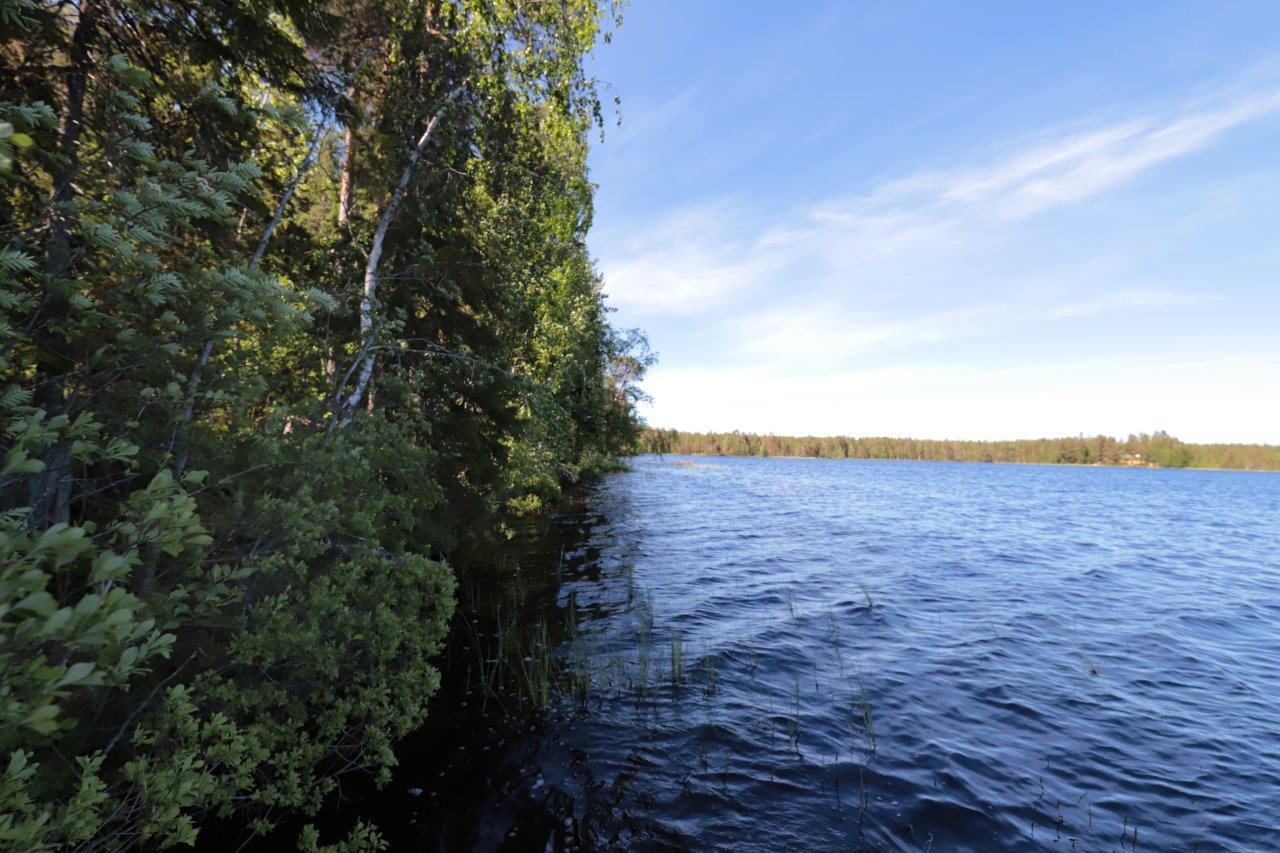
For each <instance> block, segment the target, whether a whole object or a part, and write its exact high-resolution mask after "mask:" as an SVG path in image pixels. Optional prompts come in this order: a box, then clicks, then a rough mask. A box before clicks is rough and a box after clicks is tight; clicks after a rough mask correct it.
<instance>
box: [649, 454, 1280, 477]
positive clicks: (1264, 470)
mask: <svg viewBox="0 0 1280 853" xmlns="http://www.w3.org/2000/svg"><path fill="white" fill-rule="evenodd" d="M641 456H654V457H658V458H662V457H664V456H698V457H702V458H705V459H815V460H823V461H828V462H932V463H937V464H943V465H1026V466H1040V467H1043V468H1115V469H1119V470H1126V469H1127V470H1133V471H1224V472H1230V473H1240V474H1280V469H1276V468H1220V467H1209V466H1200V465H1184V466H1178V467H1174V466H1168V465H1110V464H1107V463H1104V462H1017V461H1013V460H1007V459H992V460H990V461H987V460H980V459H908V458H903V457H896V456H798V455H791V454H783V453H770V454H768V455H762V454H758V453H697V452H692V451H690V452H687V453H674V452H673V453H653V452H646V453H636V454H634V455H632V456H630V457H627V458H629V459H636V458H639V457H641Z"/></svg>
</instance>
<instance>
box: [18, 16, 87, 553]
mask: <svg viewBox="0 0 1280 853" xmlns="http://www.w3.org/2000/svg"><path fill="white" fill-rule="evenodd" d="M98 14H99V13H98V5H97V2H96V0H84V3H83V4H82V5H81V6H80V19H79V20H78V21H77V22H76V29H75V32H74V33H73V34H72V37H71V50H70V53H69V56H68V59H69V61H70V65H69V67H68V69H67V99H66V101H65V103H64V104H63V105H62V116H61V118H60V120H59V122H58V155H59V157H58V161H57V163H56V165H55V166H54V172H53V187H52V191H51V193H50V196H49V242H48V244H47V248H46V249H45V257H44V262H43V263H42V265H41V266H42V270H43V272H44V273H45V275H47V276H49V278H51V279H61V278H65V277H66V275H67V272H68V271H69V270H70V269H71V262H72V252H71V217H70V216H69V215H68V211H66V210H65V208H66V206H67V205H68V204H70V203H71V202H72V201H74V200H75V178H76V172H77V171H78V169H79V166H80V135H81V133H82V131H83V130H84V102H85V95H86V94H87V92H88V87H89V69H90V67H91V64H92V61H93V57H92V48H93V44H94V40H95V38H96V37H97V30H98ZM68 307H69V303H68V301H67V298H66V296H65V295H64V294H63V293H62V291H61V289H60V288H59V287H58V286H57V285H54V286H53V287H51V288H49V290H48V292H47V293H46V295H45V302H44V305H43V306H42V307H41V313H42V314H43V317H42V322H43V326H44V328H39V329H37V330H36V332H35V334H34V337H35V339H36V341H37V343H38V344H39V348H38V349H39V352H40V355H39V356H38V361H37V365H36V371H37V381H36V387H35V392H34V394H33V396H32V400H33V402H34V403H35V405H36V406H37V407H39V408H41V409H43V410H44V411H45V413H46V415H48V416H49V417H54V416H56V415H60V414H63V413H64V410H65V409H66V405H67V403H66V395H65V393H64V390H63V389H64V386H65V384H66V380H65V377H66V375H67V374H68V373H69V372H70V371H71V370H72V369H74V367H75V365H74V362H73V361H71V360H70V359H68V358H67V356H66V355H65V354H66V353H67V351H68V349H69V347H68V342H67V340H66V338H65V337H64V336H63V335H62V334H61V333H60V332H58V331H57V330H56V327H57V325H58V324H59V323H60V322H61V321H62V320H63V319H64V318H65V315H66V313H67V309H68ZM40 458H41V461H43V462H44V465H45V467H44V470H43V471H41V472H40V473H39V474H33V475H31V476H30V477H29V478H28V480H27V499H28V505H29V506H30V507H31V512H30V514H29V515H28V517H27V523H28V524H29V525H30V526H31V527H32V529H41V528H45V527H48V526H50V525H53V524H58V523H60V522H66V521H69V520H70V506H71V500H70V496H71V452H70V448H69V447H68V446H67V444H66V443H65V442H58V443H57V444H54V445H53V446H51V447H49V448H47V449H46V450H45V451H44V453H42V454H41V457H40Z"/></svg>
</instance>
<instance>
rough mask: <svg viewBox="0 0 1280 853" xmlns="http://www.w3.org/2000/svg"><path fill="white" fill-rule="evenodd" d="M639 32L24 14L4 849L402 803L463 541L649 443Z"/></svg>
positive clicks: (0, 652) (5, 594)
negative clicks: (632, 309)
mask: <svg viewBox="0 0 1280 853" xmlns="http://www.w3.org/2000/svg"><path fill="white" fill-rule="evenodd" d="M618 16H619V10H618V9H617V8H616V7H614V6H613V5H612V4H610V3H608V2H607V0H558V2H555V3H543V2H526V1H525V0H324V2H309V1H308V0H218V2H212V0H168V2H164V3H155V2H148V0H0V419H2V420H3V440H2V441H3V443H2V445H0V450H2V452H3V472H2V473H0V566H2V568H0V746H2V751H0V848H4V849H25V850H36V849H67V848H77V849H102V848H110V849H120V848H136V847H165V846H171V845H176V844H191V843H195V842H196V841H197V840H198V836H199V832H200V830H201V827H202V826H203V825H206V823H207V822H208V821H210V820H215V819H221V820H224V821H227V820H229V821H236V822H239V825H242V826H244V827H245V828H246V832H249V833H266V832H268V831H270V830H271V829H272V827H273V826H275V825H277V824H279V822H280V821H281V820H282V818H284V817H286V816H290V815H296V814H298V813H302V814H308V813H312V812H314V811H315V810H316V809H317V808H318V807H319V805H320V804H321V802H322V801H323V800H324V798H325V797H326V796H327V795H329V794H330V793H331V792H332V791H333V790H334V789H335V785H336V784H337V780H338V779H340V778H341V777H343V776H344V775H346V774H371V775H372V776H373V777H375V778H377V779H379V780H383V781H385V780H386V779H387V778H389V770H390V768H391V766H392V765H393V763H394V761H395V756H394V751H393V748H394V746H395V744H396V741H397V739H398V738H399V737H401V736H402V735H404V734H405V733H407V732H409V731H412V730H414V729H415V728H418V727H420V726H422V725H423V724H424V722H425V721H426V718H427V707H428V700H429V699H430V697H431V695H432V693H433V691H434V690H435V689H436V685H437V684H438V682H439V673H438V672H437V669H436V668H435V666H433V664H432V663H431V659H432V656H433V655H434V654H435V653H437V652H438V651H439V649H440V648H441V644H442V642H443V639H444V637H445V634H446V631H447V626H448V625H449V622H450V618H451V614H452V611H453V607H454V590H455V585H456V582H457V581H456V578H455V575H454V570H453V569H452V568H451V567H450V565H449V563H448V559H449V557H450V555H451V554H453V553H454V552H455V550H456V549H457V548H458V547H460V545H461V544H463V543H464V542H465V540H466V537H467V535H468V531H471V530H475V529H479V528H481V527H483V526H484V525H485V524H486V523H488V522H490V521H492V520H493V519H495V518H499V517H500V516H501V515H502V514H503V513H528V512H532V511H535V510H537V509H538V508H539V507H542V506H544V505H546V504H547V503H548V502H550V501H553V500H555V499H556V498H557V497H558V496H559V495H560V493H561V490H562V489H563V488H565V487H566V486H567V484H569V483H572V482H573V481H575V480H579V479H581V478H583V477H587V476H589V475H591V474H592V473H593V472H595V471H600V470H604V469H606V468H608V467H610V466H613V465H616V464H617V463H616V459H617V457H618V456H619V454H623V453H626V452H628V451H629V450H630V449H631V448H632V446H633V444H634V442H635V441H636V439H637V437H638V426H637V419H636V417H635V414H634V407H635V404H636V401H637V400H638V399H639V397H640V396H641V392H640V390H639V387H638V384H637V383H638V381H639V379H640V378H641V376H642V375H643V373H644V370H645V367H646V366H647V365H648V363H649V362H650V360H651V357H650V355H649V352H648V349H647V345H646V343H645V341H644V338H643V336H642V335H641V334H640V333H638V332H635V331H632V330H622V329H617V328H614V327H612V326H611V325H610V322H609V317H608V312H607V309H606V307H605V305H604V301H603V298H602V294H601V281H600V278H599V276H598V274H597V273H596V270H595V268H594V266H593V262H592V259H591V257H590V256H589V254H588V252H587V249H586V244H585V235H586V232H587V229H588V228H589V226H590V223H591V216H592V197H593V187H592V184H591V183H590V181H589V178H588V174H587V165H586V163H587V152H588V148H589V145H590V144H591V142H592V140H593V138H595V137H596V136H598V135H599V134H600V133H602V132H603V129H604V127H605V126H606V124H607V120H606V114H607V113H610V112H611V109H612V105H611V104H610V103H608V102H607V100H606V101H604V102H602V97H601V94H600V92H601V88H600V86H599V85H598V84H597V83H596V81H595V80H593V79H592V78H591V77H590V75H589V74H588V73H587V71H586V70H585V60H586V57H587V55H588V54H589V52H590V51H591V50H592V49H593V46H594V45H596V44H597V42H599V41H600V40H602V39H606V38H607V37H608V34H609V33H610V32H611V31H612V30H613V29H615V28H616V27H617V26H618V25H619V24H620V19H619V17H618ZM606 108H608V109H606ZM331 840H334V839H328V840H326V841H331ZM336 840H337V841H339V842H340V844H341V845H343V846H345V847H346V848H349V849H367V848H372V847H376V846H378V844H379V841H378V838H377V836H376V833H375V832H374V831H373V830H372V829H371V828H370V827H369V826H366V825H362V826H358V827H357V828H356V829H355V831H354V833H353V835H352V836H350V837H348V838H346V839H336ZM298 844H299V845H300V846H301V847H302V848H303V849H317V848H318V847H319V846H320V844H321V839H320V838H319V836H318V833H317V832H316V830H315V829H314V828H312V827H311V826H310V825H306V824H305V823H303V824H302V829H301V832H300V835H299V837H298Z"/></svg>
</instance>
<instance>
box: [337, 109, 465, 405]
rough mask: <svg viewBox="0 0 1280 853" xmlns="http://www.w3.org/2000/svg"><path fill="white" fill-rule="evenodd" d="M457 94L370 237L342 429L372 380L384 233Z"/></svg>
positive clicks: (417, 149) (432, 124)
mask: <svg viewBox="0 0 1280 853" xmlns="http://www.w3.org/2000/svg"><path fill="white" fill-rule="evenodd" d="M458 92H459V90H458V89H454V90H453V92H451V93H450V94H449V96H448V97H447V98H445V103H444V104H443V105H441V107H440V109H439V110H437V111H436V114H435V115H433V116H432V117H431V120H430V121H428V122H427V127H426V129H425V130H424V131H422V135H421V136H420V137H418V142H417V144H416V145H414V146H413V151H411V152H410V153H409V162H408V163H406V164H405V167H404V171H402V172H401V173H400V182H399V183H397V184H396V189H395V192H393V193H392V194H391V200H390V201H388V202H387V206H386V208H384V209H383V211H382V216H381V217H380V218H379V219H378V229H377V230H376V231H374V233H373V244H372V245H371V246H370V247H369V260H368V261H367V262H366V263H365V265H364V295H363V297H361V299H360V345H361V352H362V355H361V356H359V357H360V358H362V359H363V361H362V362H361V364H360V372H359V374H358V376H357V379H356V387H355V388H354V389H352V391H351V396H349V397H347V398H346V399H345V400H343V401H341V402H340V404H339V406H338V411H337V412H335V413H334V416H335V417H336V418H337V419H338V421H339V423H340V424H341V425H342V426H344V427H345V426H347V425H349V424H350V423H351V418H352V416H353V415H354V414H355V410H356V408H357V407H358V406H359V405H360V401H361V399H363V398H364V394H365V390H366V389H367V388H368V387H369V379H370V378H371V377H372V376H373V365H374V362H375V360H376V354H375V352H374V349H373V341H372V335H373V326H374V323H373V309H374V301H375V300H376V299H377V296H378V264H379V263H380V262H381V260H382V250H383V247H384V244H385V243H386V239H387V230H388V229H389V228H390V227H391V221H392V220H393V219H395V215H396V211H397V210H398V209H399V207H400V203H401V202H402V201H404V197H405V194H406V193H407V192H408V191H409V182H410V180H412V179H413V172H414V170H415V169H416V168H417V166H418V161H419V160H421V159H422V152H423V151H425V150H426V148H427V143H428V142H430V141H431V134H432V133H433V132H434V131H435V129H436V125H437V124H438V123H439V121H440V117H441V116H443V115H444V111H445V109H446V108H447V107H448V106H449V103H450V102H451V101H452V100H453V99H454V98H455V97H456V96H457V95H458Z"/></svg>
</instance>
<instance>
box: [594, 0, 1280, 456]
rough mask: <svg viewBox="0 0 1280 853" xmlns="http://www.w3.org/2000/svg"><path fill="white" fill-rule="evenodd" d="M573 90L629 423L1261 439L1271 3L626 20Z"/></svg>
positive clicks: (1271, 153)
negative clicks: (632, 349)
mask: <svg viewBox="0 0 1280 853" xmlns="http://www.w3.org/2000/svg"><path fill="white" fill-rule="evenodd" d="M591 72H592V73H593V74H595V75H596V76H598V77H599V78H600V79H601V80H602V81H603V82H604V83H605V84H606V86H605V89H604V94H605V95H606V97H608V98H612V97H613V96H614V95H615V94H616V96H617V97H618V98H619V99H620V100H621V106H620V107H619V108H617V110H616V111H615V110H613V109H612V108H611V109H610V111H609V112H608V113H607V116H606V127H605V138H604V141H603V142H600V141H598V140H597V141H596V143H595V148H594V150H593V152H592V155H591V161H590V163H591V177H592V180H593V181H594V182H595V183H596V184H597V194H596V211H595V218H594V224H593V227H592V230H591V232H590V235H589V237H588V244H589V247H590V249H591V251H592V253H593V254H594V256H595V257H596V260H597V263H598V265H599V268H600V271H601V273H602V275H603V277H604V281H605V293H606V295H607V297H608V301H609V304H610V306H611V307H612V308H613V309H614V314H613V315H612V319H613V322H614V323H615V324H617V325H621V326H627V327H632V326H634V327H639V328H641V329H643V330H644V331H645V332H646V333H647V335H648V337H649V340H650V342H651V344H652V347H653V349H654V351H655V352H656V353H657V354H658V357H659V360H658V363H657V364H656V365H655V366H654V367H653V368H652V369H651V371H650V374H649V377H648V378H647V380H646V382H645V388H646V390H647V391H648V393H649V394H650V395H651V396H652V398H653V399H652V402H651V403H650V404H648V405H646V406H645V408H644V410H643V414H644V415H645V417H646V419H647V420H648V422H649V423H650V424H652V425H654V426H660V427H676V428H680V429H686V430H718V431H719V430H724V431H727V430H733V429H739V430H743V431H752V432H766V433H767V432H772V433H776V434H785V435H796V434H813V435H834V434H843V435H859V436H861V435H893V436H912V437H917V438H957V439H960V438H971V439H1004V438H1033V437H1041V436H1063V435H1076V434H1081V433H1083V434H1086V435H1094V434H1097V433H1105V434H1108V435H1118V436H1124V435H1127V434H1129V433H1136V432H1152V431H1155V430H1161V429H1162V430H1165V431H1167V432H1169V433H1171V434H1173V435H1175V436H1178V437H1179V438H1182V439H1184V440H1187V441H1230V442H1268V443H1280V281H1278V280H1277V279H1278V275H1280V3H1275V2H1272V0H1268V2H1258V3H1243V2H1242V3H1230V2H1214V3H1204V2H1195V3H1174V2H1159V3H1144V2H1128V3H1123V4H1115V3H1101V2H1096V3H1084V2H1082V3H1064V4H1047V3H1021V2H1009V3H963V4H962V3H947V2H941V1H940V0H939V2H931V3H912V2H901V0H897V1H896V2H816V0H811V1H806V2H797V3H794V4H780V3H776V2H770V3H760V2H753V0H732V2H728V0H681V1H680V2H673V1H672V0H634V2H633V3H632V5H631V6H630V8H629V9H628V10H627V11H626V13H625V17H624V20H623V25H622V27H621V28H620V29H618V30H617V31H616V32H615V33H614V35H613V38H612V41H611V43H609V44H604V45H601V46H600V47H598V48H597V50H596V51H595V53H594V55H593V57H592V59H591ZM618 122H620V124H619V123H618Z"/></svg>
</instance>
